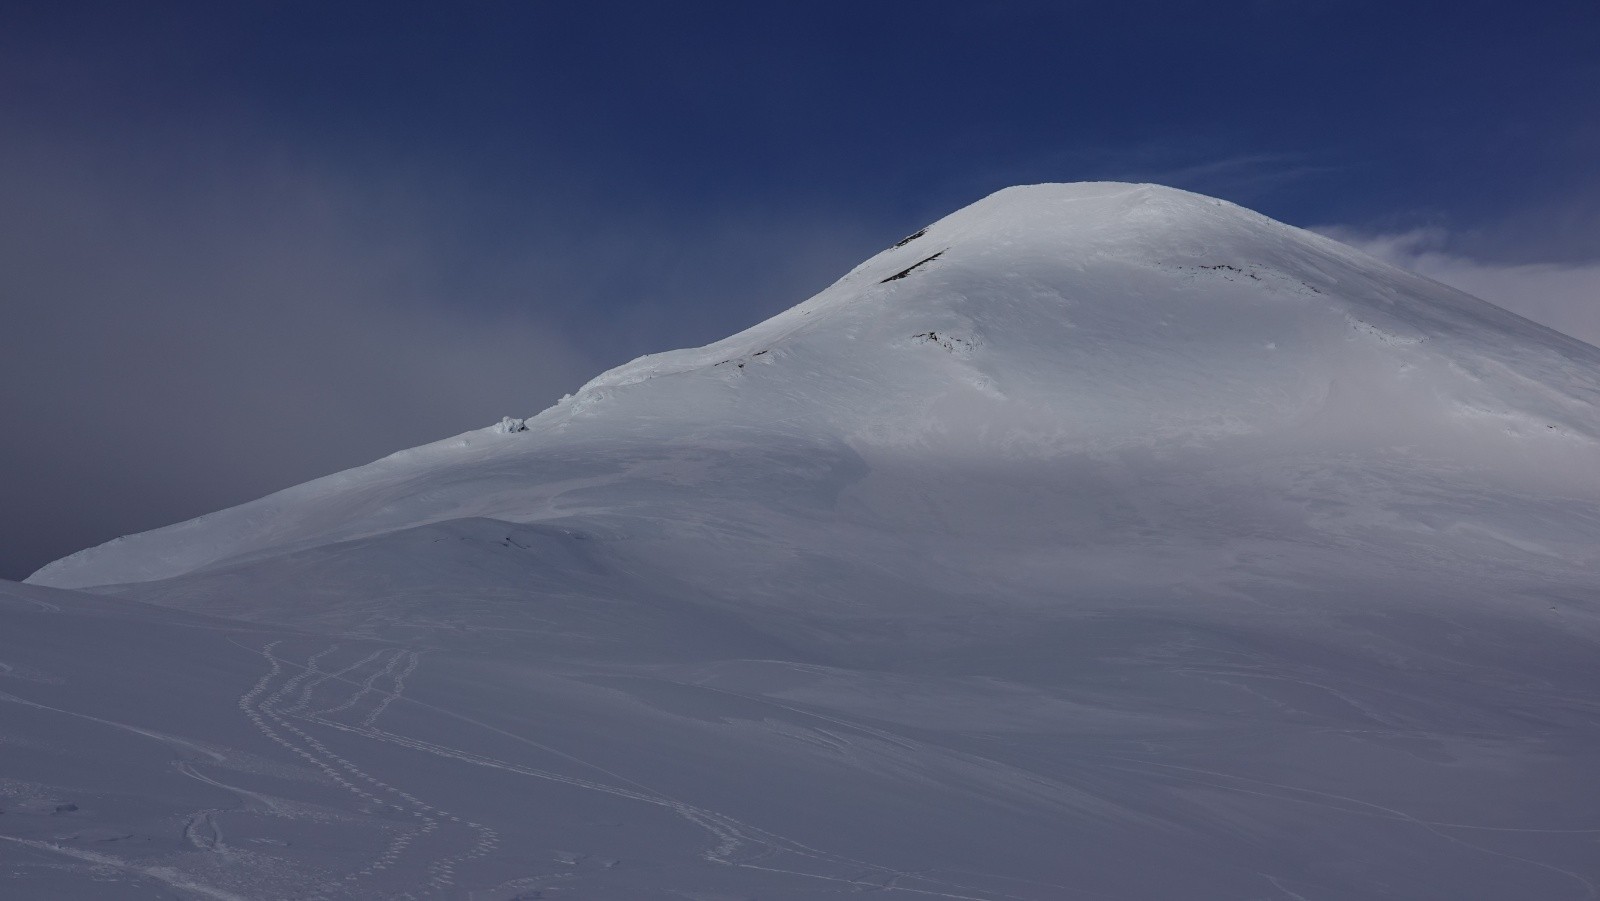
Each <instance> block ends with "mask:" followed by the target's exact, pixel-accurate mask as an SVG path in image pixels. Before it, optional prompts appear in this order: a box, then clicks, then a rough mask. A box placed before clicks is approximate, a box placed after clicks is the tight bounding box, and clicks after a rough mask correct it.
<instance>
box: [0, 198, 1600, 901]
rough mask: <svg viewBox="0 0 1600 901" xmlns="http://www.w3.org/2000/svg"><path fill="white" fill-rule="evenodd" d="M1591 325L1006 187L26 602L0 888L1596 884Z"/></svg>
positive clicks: (379, 892)
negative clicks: (730, 318)
mask: <svg viewBox="0 0 1600 901" xmlns="http://www.w3.org/2000/svg"><path fill="white" fill-rule="evenodd" d="M1597 413H1600V350H1596V349H1595V348H1593V347H1590V346H1588V345H1585V344H1582V343H1580V342H1577V341H1575V340H1572V339H1570V338H1566V337H1564V336H1562V335H1559V334H1557V333H1555V332H1552V331H1550V330H1548V329H1545V328H1542V327H1540V326H1537V325H1534V324H1532V323H1530V322H1528V321H1526V320H1523V319H1520V318H1518V317H1516V316H1514V315H1512V314H1510V313H1507V312H1505V311H1502V310H1500V309H1498V308H1496V307H1493V306H1491V305H1489V304H1486V303H1483V302H1482V301H1478V300H1476V299H1474V298H1471V297H1468V296H1466V295H1463V294H1461V293H1459V292H1456V291H1453V290H1451V289H1448V288H1445V287H1443V286H1441V285H1438V284H1436V283H1433V282H1430V281H1428V280H1426V279H1422V278H1419V277H1417V276H1414V275H1410V274H1407V273H1404V272H1401V271H1399V270H1396V269H1393V268H1391V267H1388V266H1386V265H1384V264H1382V263H1379V262H1377V261H1375V260H1373V259H1371V258H1369V257H1366V256H1364V255H1362V254H1360V253H1358V252H1356V251H1354V250H1351V249H1349V248H1347V247H1344V246H1343V245H1340V244H1337V243H1335V242H1333V241H1330V240H1328V239H1325V238H1321V237H1318V236H1316V235H1312V234H1310V233H1307V232H1304V231H1301V230H1299V229H1295V228H1291V227H1289V226H1286V225H1283V224H1281V223H1277V222H1274V221H1272V220H1269V219H1266V218H1264V217H1262V216H1259V215H1256V214H1254V213H1251V212H1249V211H1247V210H1243V209H1240V208H1238V207H1236V206H1233V205H1231V204H1227V203H1225V202H1222V201H1217V200H1212V199H1210V198H1205V197H1201V196H1198V195H1194V194H1188V193H1185V192H1181V191H1175V190H1171V189H1166V188H1160V187H1155V186H1148V185H1123V184H1084V185H1037V186H1030V187H1023V188H1013V189H1010V190H1007V191H1002V192H1000V193H998V194H996V195H993V196H991V197H989V198H987V199H985V200H983V201H980V202H979V203H977V204H974V205H973V206H971V207H968V208H966V209H964V210H961V211H959V212H957V213H955V214H953V215H951V216H949V217H947V218H945V219H943V220H940V221H939V222H937V223H934V224H933V225H930V226H929V227H928V228H927V229H925V230H923V231H921V232H919V233H917V234H916V235H913V236H910V237H908V239H907V240H905V241H903V242H901V243H900V244H898V245H896V246H895V247H892V248H890V249H888V250H885V251H884V252H883V253H880V254H878V255H877V256H875V257H873V258H872V259H870V260H868V261H867V262H866V263H863V264H862V265H861V266H859V267H857V268H856V269H855V270H854V271H852V272H851V273H849V274H848V275H846V276H845V277H844V278H843V279H841V280H840V281H839V282H838V283H836V284H835V285H833V286H832V287H830V288H828V289H827V290H825V291H823V292H822V293H821V294H818V295H817V296H816V297H814V298H812V299H810V300H808V301H806V302H805V303H802V304H800V305H799V306H797V307H795V308H794V309H792V310H789V311H788V312H785V313H783V314H780V315H779V316H777V317H774V318H773V319H771V320H769V321H767V322H764V323H762V324H760V325H757V326H755V327H753V328H751V329H749V330H747V331H745V332H742V333H740V334H738V335H735V336H733V337H731V338H728V339H726V340H724V341H721V342H718V343H716V344H712V345H709V346H707V347H704V348H697V349H690V350H681V351H674V352H671V353H665V354H659V355H655V356H650V357H645V358H642V359H640V360H637V361H634V362H633V363H630V364H627V365H625V366H622V367H619V368H617V369H615V370H612V371H611V372H608V373H605V374H604V375H602V376H600V377H599V378H597V379H595V380H594V381H593V382H591V383H590V384H589V385H587V386H585V387H584V388H583V389H582V390H580V391H579V392H578V393H577V394H576V395H574V396H572V397H570V398H566V399H564V400H563V401H562V402H561V403H560V404H558V405H556V406H555V407H552V408H551V409H549V410H546V411H544V412H543V413H540V414H538V415H536V416H533V417H531V418H529V419H526V420H507V421H506V422H504V423H502V424H500V425H499V426H495V427H491V428H488V429H484V430H481V431H477V432H472V433H468V434H466V435H463V436H459V437H457V438H453V439H449V440H446V441H441V442H438V443H435V444H432V445H428V446H425V447H421V448H417V449H414V450H410V451H404V452H401V453H399V454H396V455H394V456H391V457H389V458H386V459H384V460H380V461H378V462H375V463H373V464H370V465H368V466H365V467H361V468H358V469H355V470H351V471H348V472H344V473H340V474H337V475H333V476H329V477H327V478H324V479H319V480H317V481H314V482H311V483H308V484H306V485H302V486H299V487H296V488H292V489H289V490H287V491H283V492H279V493H278V494H275V495H272V496H270V497H267V498H263V499H261V500H259V501H255V502H252V503H249V504H245V505H242V506H240V507H236V508H233V509H230V510H224V511H221V512H219V513H215V514H212V515H210V516H206V517H202V518H200V519H198V520H194V521H192V522H188V523H182V524H179V525H175V526H171V527H168V528H165V529H159V530H156V531H153V532H148V533H145V534H142V535H136V536H131V537H129V538H125V539H119V540H118V541H115V542H112V543H110V544H107V545H104V546H101V547H98V548H92V549H89V550H86V551H83V552H81V553H79V554H75V555H73V556H71V557H68V558H66V559H64V560H61V561H58V562H56V563H54V564H51V565H50V566H48V567H46V568H44V569H43V570H41V571H40V572H39V573H36V574H35V575H34V576H33V577H32V578H30V579H29V581H28V583H27V584H16V583H0V896H5V897H13V896H14V897H19V898H34V897H38V898H107V899H112V898H116V899H122V898H139V897H150V898H164V897H175V896H176V897H183V898H248V899H256V898H309V899H337V898H404V897H409V898H470V899H493V901H509V899H519V898H520V899H531V898H574V899H577V898H593V899H632V898H641V899H643V898H661V899H683V898H688V899H697V901H733V899H757V898H759V899H805V898H825V897H833V896H836V895H845V894H855V893H868V892H876V893H881V894H892V895H900V896H906V897H911V896H920V897H936V898H964V899H982V901H1007V899H1009V901H1045V899H1078V898H1083V899H1150V898H1184V899H1289V901H1293V899H1301V901H1322V899H1368V898H1370V899H1441V901H1443V899H1508V898H1519V899H1520V898H1529V899H1535V898H1536V899H1588V898H1600V766H1597V765H1596V761H1600V662H1597V661H1600V619H1597V616H1596V614H1597V612H1600V603H1597V598H1600V571H1597V563H1600V506H1597V502H1600V416H1597Z"/></svg>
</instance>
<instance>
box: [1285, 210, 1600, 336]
mask: <svg viewBox="0 0 1600 901" xmlns="http://www.w3.org/2000/svg"><path fill="white" fill-rule="evenodd" d="M1316 231H1318V232H1320V233H1322V234H1325V235H1327V236H1329V237H1331V238H1334V239H1335V240H1338V241H1342V242H1344V243H1346V244H1349V245H1350V246H1352V247H1355V248H1358V249H1360V250H1364V251H1366V252H1367V253H1370V254H1372V255H1373V256H1376V257H1378V258H1379V259H1382V260H1384V261H1386V262H1389V263H1393V264H1395V265H1397V266H1401V267H1403V268H1406V269H1409V270H1411V271H1413V272H1416V273H1418V274H1420V275H1425V276H1427V277H1428V278H1431V279H1433V280H1434V281H1438V282H1443V283H1444V284H1446V285H1449V286H1451V287H1453V288H1459V289H1460V290H1462V291H1465V292H1467V293H1468V294H1472V295H1474V296H1477V297H1481V298H1483V299H1484V300H1487V301H1489V302H1490V303H1493V304H1496V305H1498V306H1501V307H1504V308H1505V309H1508V310H1510V311H1511V312H1513V313H1516V314H1518V315H1521V316H1526V317H1527V318H1529V319H1532V320H1533V321H1535V322H1538V323H1540V324H1542V325H1547V326H1549V327H1551V328H1553V329H1556V330H1557V331H1561V332H1565V333H1566V334H1568V335H1571V336H1573V337H1574V338H1577V339H1579V340H1582V341H1586V342H1588V343H1590V344H1594V345H1600V261H1591V262H1586V263H1496V262H1486V261H1482V260H1474V259H1471V258H1469V257H1464V256H1459V255H1456V254H1453V253H1450V252H1448V251H1447V250H1445V247H1446V246H1447V235H1446V233H1445V232H1444V231H1443V230H1441V229H1435V228H1424V229H1415V230H1412V231H1407V232H1401V233H1396V234H1377V235H1374V234H1367V233H1363V232H1360V231H1357V230H1354V229H1347V228H1342V227H1329V228H1319V229H1316Z"/></svg>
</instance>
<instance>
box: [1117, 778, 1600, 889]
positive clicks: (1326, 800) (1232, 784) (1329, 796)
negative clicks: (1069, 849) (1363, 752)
mask: <svg viewBox="0 0 1600 901" xmlns="http://www.w3.org/2000/svg"><path fill="white" fill-rule="evenodd" d="M1102 759H1103V760H1114V761H1121V762H1122V763H1125V764H1134V765H1135V766H1136V767H1144V768H1146V769H1137V768H1134V767H1118V766H1115V765H1111V764H1102V765H1105V766H1108V768H1110V769H1122V770H1124V771H1125V772H1130V773H1144V774H1149V772H1150V770H1149V769H1148V768H1159V769H1163V770H1169V771H1171V770H1177V771H1180V772H1183V773H1197V774H1200V775H1203V776H1209V777H1212V779H1215V780H1223V781H1220V782H1219V781H1212V780H1208V779H1198V778H1195V777H1194V776H1183V777H1180V778H1183V779H1185V780H1186V781H1188V782H1190V783H1191V784H1194V785H1204V786H1206V787H1208V788H1215V789H1221V790H1223V791H1230V792H1234V793H1237V794H1245V795H1256V796H1258V797H1263V798H1270V799H1272V800H1274V801H1286V802H1291V803H1298V804H1309V805H1312V806H1316V807H1323V808H1326V809H1328V810H1335V811H1338V812H1340V813H1347V814H1353V815H1356V816H1375V817H1379V818H1381V819H1388V820H1399V821H1401V822H1406V823H1411V824H1413V825H1415V826H1417V827H1419V828H1421V829H1423V830H1425V831H1427V832H1430V833H1432V834H1434V835H1436V836H1438V837H1439V838H1442V839H1444V840H1445V841H1447V842H1450V843H1453V844H1457V845H1460V846H1462V847H1464V848H1469V849H1471V850H1473V851H1477V852H1479V853H1482V854H1488V855H1491V856H1493V857H1501V858H1504V859H1506V860H1510V861H1515V862H1517V863H1522V864H1527V865H1528V866H1531V867H1537V868H1539V869H1542V870H1549V871H1550V872H1552V873H1557V874H1559V875H1561V876H1565V877H1567V878H1569V879H1572V880H1573V881H1575V882H1577V883H1578V885H1579V886H1580V887H1581V888H1582V889H1583V892H1584V894H1583V896H1582V897H1584V898H1600V888H1597V887H1596V886H1595V884H1594V883H1593V882H1591V881H1590V880H1589V879H1587V878H1585V877H1584V876H1583V875H1582V874H1579V873H1574V872H1572V871H1571V870H1567V869H1563V868H1561V867H1558V866H1556V865H1555V864H1552V863H1545V862H1544V861H1539V860H1531V859H1529V858H1526V857H1520V856H1518V855H1515V854H1509V853H1506V852H1504V851H1496V850H1494V849H1493V848H1485V847H1483V846H1482V845H1476V844H1473V843H1472V842H1469V841H1466V840H1465V839H1463V838H1461V837H1459V836H1455V835H1451V834H1449V833H1448V832H1445V831H1443V830H1446V829H1477V830H1492V831H1496V832H1552V833H1570V832H1577V833H1589V832H1600V830H1591V829H1581V830H1544V829H1499V828H1497V827H1491V826H1473V825H1465V824H1460V823H1440V822H1434V821H1432V820H1425V819H1422V818H1421V817H1418V816H1415V815H1413V814H1410V813H1407V812H1405V811H1403V810H1398V809H1396V808H1393V807H1386V806H1384V805H1382V804H1375V803H1373V802H1371V801H1363V800H1361V799H1360V798H1352V797H1349V796H1348V795H1340V794H1334V793H1332V792H1325V791H1317V790H1316V789H1310V788H1300V787H1298V786H1293V785H1284V784H1282V783H1278V782H1268V781H1266V780H1262V779H1253V778H1250V777H1248V776H1235V775H1232V774H1229V773H1219V772H1214V771H1212V770H1204V769H1199V768H1197V767H1189V766H1180V765H1177V764H1170V763H1157V762H1155V761H1146V760H1138V759H1135V758H1126V757H1111V758H1102ZM1239 783H1246V784H1249V785H1253V786H1256V788H1244V787H1241V786H1240V785H1239ZM1266 789H1276V791H1269V790H1266ZM1306 796H1310V797H1306ZM1340 802H1342V803H1340ZM1343 805H1350V806H1343ZM1274 885H1276V883H1274Z"/></svg>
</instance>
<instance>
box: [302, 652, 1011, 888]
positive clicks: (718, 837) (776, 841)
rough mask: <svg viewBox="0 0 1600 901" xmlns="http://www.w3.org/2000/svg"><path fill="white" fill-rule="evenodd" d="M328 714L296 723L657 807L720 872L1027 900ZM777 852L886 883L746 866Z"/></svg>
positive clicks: (652, 796)
mask: <svg viewBox="0 0 1600 901" xmlns="http://www.w3.org/2000/svg"><path fill="white" fill-rule="evenodd" d="M408 653H409V652H408ZM398 659H399V657H398V655H397V656H396V657H392V658H391V659H390V661H389V664H388V665H387V666H385V667H384V669H383V670H382V671H380V673H378V674H375V675H382V673H388V672H392V671H393V665H394V664H395V663H396V662H397V660H398ZM414 668H415V656H413V658H412V660H411V661H409V663H408V665H407V666H405V667H403V668H402V669H401V670H400V671H399V672H398V673H396V674H395V676H394V678H395V688H396V690H395V691H393V692H391V693H387V697H386V698H385V701H386V703H383V704H381V705H380V707H379V709H378V710H376V711H375V712H376V713H381V712H382V710H383V709H386V708H387V707H388V703H389V702H392V701H394V700H396V699H398V698H400V697H402V695H401V694H400V692H399V689H400V688H402V687H403V678H404V676H405V675H408V674H409V673H410V672H411V671H412V670H413V669H414ZM375 681H376V680H375V679H368V680H367V681H366V682H365V683H364V684H363V685H362V687H361V690H360V691H359V692H358V694H366V693H370V692H372V691H376V690H377V689H375V688H374V687H373V685H374V682H375ZM352 706H354V701H353V700H352V701H351V702H347V703H346V704H341V705H339V706H338V707H336V708H332V709H333V710H334V711H336V712H342V711H343V710H346V709H349V708H350V707H352ZM326 712H327V711H322V712H318V713H312V714H307V715H303V716H301V717H300V718H302V719H306V720H309V721H311V722H314V723H317V724H318V725H321V726H324V727H327V728H330V729H336V730H339V731H343V732H348V733H351V734H355V735H360V736H362V737H365V738H368V739H371V740H373V741H379V742H384V743H387V744H391V745H395V746H398V747H403V748H408V749H411V750H415V751H420V752H423V753H426V754H432V755H434V756H438V757H443V758H446V759H450V760H455V761H458V762H462V763H468V764H472V765H474V766H481V767H486V768H489V769H496V770H501V771H505V772H510V773H515V774H518V775H522V776H527V777H531V778H536V779H541V780H545V781H550V782H556V783H561V784H564V785H570V786H573V787H576V788H582V789H586V790H590V791H597V792H601V793H604V794H609V795H613V796H616V797H621V798H626V799H629V800H632V801H638V802H641V803H645V804H651V805H654V806H658V807H665V808H668V809H669V810H672V811H673V812H674V813H676V814H677V815H678V816H680V817H682V818H683V819H685V820H687V821H688V822H690V823H693V824H694V825H696V826H699V827H700V828H702V829H704V830H706V831H707V832H709V833H711V835H712V838H713V839H714V840H715V842H716V844H715V846H714V847H712V848H711V849H709V850H707V851H706V852H704V854H703V857H704V858H705V859H706V860H708V861H710V862H712V863H716V864H720V865H723V866H732V867H741V868H747V869H756V870H763V871H767V872H773V873H784V874H788V875H793V876H801V877H805V878H810V879H822V880H826V881H830V882H842V883H847V884H851V885H857V886H862V887H869V888H872V889H875V890H880V891H881V890H888V891H901V892H910V893H914V894H924V895H932V896H937V897H947V898H962V899H971V901H994V899H997V898H998V899H1011V901H1026V899H1022V898H1020V897H1018V896H1015V895H1009V894H1004V893H998V892H992V891H987V890H983V889H974V888H970V887H967V886H962V885H958V884H952V883H945V882H943V881H942V880H937V879H932V878H930V877H927V876H922V875H918V874H912V873H904V872H901V871H898V870H895V869H894V868H892V867H885V866H881V865H879V864H873V863H869V862H866V861H861V860H856V859H853V858H850V857H846V856H843V855H839V854H834V853H831V852H827V851H822V850H820V849H817V848H814V847H811V846H809V845H806V844H804V843H801V842H798V841H796V840H794V839H790V838H786V837H783V836H779V835H776V834H773V833H770V832H767V831H765V830H762V829H759V828H756V827H753V826H750V825H749V824H746V823H743V822H741V821H739V820H737V819H735V818H733V817H731V816H728V815H727V814H723V813H720V812H717V811H713V810H708V809H705V808H701V807H697V806H695V805H692V804H688V803H686V802H683V801H679V800H677V799H675V798H672V797H670V796H668V795H665V794H662V793H660V792H656V791H654V790H651V789H648V788H646V787H643V786H640V788H639V789H638V790H635V789H631V788H624V787H621V786H617V785H611V784H607V783H602V782H596V781H594V780H590V779H583V778H581V777H576V776H568V775H564V774H561V773H556V772H552V771H549V770H542V769H537V768H535V767H529V766H525V765H523V764H518V763H513V762H511V761H506V760H501V759H499V758H494V757H488V756H486V755H482V754H476V753H473V752H470V751H465V750H462V749H460V748H454V747H450V746H447V745H440V744H436V743H433V742H428V741H423V740H421V739H415V738H409V737H407V736H403V735H399V734H396V733H393V732H389V731H386V730H383V729H380V728H377V727H376V725H373V724H375V721H376V719H377V717H376V716H374V715H369V716H368V717H367V718H366V719H365V720H364V721H363V722H362V724H361V725H351V724H348V723H344V722H339V721H337V720H332V719H328V718H327V717H325V716H324V715H323V714H324V713H326ZM851 725H854V724H851ZM858 728H859V727H858ZM896 743H897V744H902V746H903V740H902V741H901V742H896ZM562 756H565V757H568V759H572V760H574V761H575V762H577V763H580V764H584V765H589V764H587V763H586V762H585V761H583V760H582V759H581V758H573V757H570V755H562ZM452 819H454V818H453V817H452ZM468 825H472V826H474V827H475V828H482V827H478V826H477V824H468ZM747 846H761V848H762V850H760V851H758V852H756V853H755V854H754V855H752V856H751V857H750V858H749V859H748V860H736V859H734V857H735V855H736V854H737V853H738V852H739V851H740V849H742V848H745V847H747ZM779 852H783V853H788V854H792V855H795V856H797V857H804V858H809V859H813V860H816V861H818V862H819V863H827V864H833V865H837V866H853V867H858V868H862V869H866V870H868V871H870V872H872V873H873V874H875V875H876V876H877V877H878V879H879V880H885V881H872V880H868V879H863V878H844V877H836V876H827V875H822V874H817V873H808V872H804V871H800V870H787V869H779V868H776V867H767V866H759V865H755V864H753V863H750V860H757V859H761V858H764V857H768V856H771V855H772V854H775V853H779ZM487 853H489V849H483V850H481V852H478V851H469V852H467V853H465V854H463V855H458V857H457V858H456V859H455V860H456V861H458V862H459V861H465V860H470V859H473V858H476V857H481V856H483V855H484V854H487ZM996 878H997V877H996ZM902 880H917V881H921V882H924V883H928V884H930V885H934V886H939V887H940V888H947V889H950V891H939V890H936V889H933V888H915V887H912V886H908V885H901V884H898V883H899V882H900V881H902ZM956 891H982V892H986V893H985V894H982V895H966V894H955V893H953V892H956Z"/></svg>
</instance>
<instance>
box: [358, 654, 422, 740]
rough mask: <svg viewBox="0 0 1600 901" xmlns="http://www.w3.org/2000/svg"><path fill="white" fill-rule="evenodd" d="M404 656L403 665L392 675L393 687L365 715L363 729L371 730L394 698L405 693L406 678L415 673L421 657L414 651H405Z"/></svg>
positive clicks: (362, 722) (362, 723)
mask: <svg viewBox="0 0 1600 901" xmlns="http://www.w3.org/2000/svg"><path fill="white" fill-rule="evenodd" d="M405 655H406V662H405V665H404V666H402V667H401V668H400V671H399V672H397V673H395V674H394V685H393V686H391V687H390V689H389V690H388V691H387V692H384V693H383V700H381V701H379V702H378V706H376V707H374V708H372V712H371V713H369V714H367V718H366V719H364V720H362V721H361V725H362V726H363V727H364V728H372V727H373V726H374V725H376V724H377V722H378V717H380V716H382V715H383V712H384V711H385V710H388V709H389V705H390V704H392V703H394V700H395V698H398V697H400V694H401V692H403V691H405V687H406V677H407V676H409V675H411V674H412V673H413V672H414V671H416V668H417V661H419V660H421V659H422V655H421V654H419V653H418V652H416V651H406V652H405Z"/></svg>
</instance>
